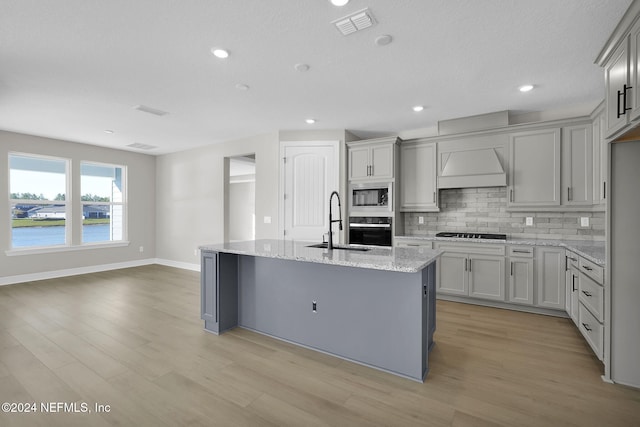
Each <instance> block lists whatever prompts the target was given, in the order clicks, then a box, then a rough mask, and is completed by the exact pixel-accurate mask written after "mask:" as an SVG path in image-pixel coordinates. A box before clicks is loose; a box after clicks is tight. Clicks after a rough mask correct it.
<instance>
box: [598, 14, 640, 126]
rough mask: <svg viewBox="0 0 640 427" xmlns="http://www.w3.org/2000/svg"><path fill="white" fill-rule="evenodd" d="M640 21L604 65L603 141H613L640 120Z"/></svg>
mask: <svg viewBox="0 0 640 427" xmlns="http://www.w3.org/2000/svg"><path fill="white" fill-rule="evenodd" d="M639 50H640V21H637V22H636V23H635V24H634V25H633V26H632V27H631V29H630V30H629V33H628V34H626V35H625V36H624V37H623V38H622V39H621V40H620V42H619V44H618V46H617V47H616V49H615V50H614V51H613V53H612V54H611V55H610V56H609V58H608V60H607V61H606V63H604V78H605V87H606V128H605V132H604V134H605V137H606V138H613V137H616V136H618V135H620V134H622V133H624V132H625V131H626V130H628V129H629V128H631V127H632V126H631V125H630V124H631V122H632V121H633V120H636V119H638V118H640V87H638V84H639V83H640V78H639V77H640V70H638V66H640V52H639Z"/></svg>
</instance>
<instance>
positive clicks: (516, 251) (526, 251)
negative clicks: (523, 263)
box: [511, 249, 531, 254]
mask: <svg viewBox="0 0 640 427" xmlns="http://www.w3.org/2000/svg"><path fill="white" fill-rule="evenodd" d="M511 252H515V253H517V254H530V253H531V251H528V250H520V249H514V250H512V251H511Z"/></svg>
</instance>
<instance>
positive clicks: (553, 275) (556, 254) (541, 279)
mask: <svg viewBox="0 0 640 427" xmlns="http://www.w3.org/2000/svg"><path fill="white" fill-rule="evenodd" d="M564 255H565V251H564V249H558V248H544V247H538V248H536V256H535V260H536V266H537V267H536V273H537V274H536V291H537V294H538V296H537V301H536V303H537V305H538V306H540V307H547V308H557V309H560V310H562V309H564V308H565V301H564V299H565V292H566V291H565V286H566V285H565V283H566V277H565V267H564V263H565V257H564Z"/></svg>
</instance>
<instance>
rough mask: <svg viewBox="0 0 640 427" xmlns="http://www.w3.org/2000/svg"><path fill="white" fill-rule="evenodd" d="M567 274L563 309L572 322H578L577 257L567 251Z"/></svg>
mask: <svg viewBox="0 0 640 427" xmlns="http://www.w3.org/2000/svg"><path fill="white" fill-rule="evenodd" d="M566 260H567V261H566V262H567V274H566V286H565V289H566V292H565V310H566V311H567V314H568V315H569V317H571V320H573V323H575V324H576V325H577V324H578V292H579V291H578V279H579V276H578V273H579V272H578V258H577V256H576V255H575V254H573V253H572V252H569V251H567V256H566Z"/></svg>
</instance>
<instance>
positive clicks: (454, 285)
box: [436, 252, 469, 296]
mask: <svg viewBox="0 0 640 427" xmlns="http://www.w3.org/2000/svg"><path fill="white" fill-rule="evenodd" d="M467 270H468V260H467V255H466V254H459V253H451V252H445V253H443V254H442V255H441V256H440V258H438V261H437V264H436V274H437V275H438V277H437V279H436V283H437V284H438V288H437V291H438V292H440V293H443V294H451V295H464V296H466V295H469V282H468V277H469V274H468V272H467Z"/></svg>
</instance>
